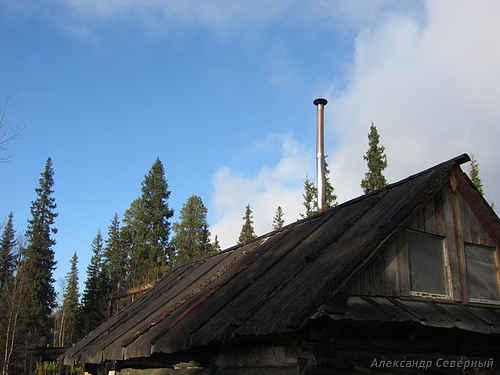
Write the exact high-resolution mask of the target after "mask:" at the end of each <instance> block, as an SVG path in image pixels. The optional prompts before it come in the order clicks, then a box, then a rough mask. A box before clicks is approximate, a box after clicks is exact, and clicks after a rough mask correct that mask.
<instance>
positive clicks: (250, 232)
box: [238, 204, 257, 244]
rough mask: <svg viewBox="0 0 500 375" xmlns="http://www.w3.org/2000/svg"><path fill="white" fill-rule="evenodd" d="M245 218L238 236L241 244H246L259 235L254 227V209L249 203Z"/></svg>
mask: <svg viewBox="0 0 500 375" xmlns="http://www.w3.org/2000/svg"><path fill="white" fill-rule="evenodd" d="M243 220H244V223H243V226H242V228H241V232H240V236H239V238H238V243H239V244H244V243H245V242H248V241H250V240H252V239H254V238H255V237H257V236H256V234H255V230H254V228H253V217H252V209H251V208H250V205H249V204H247V206H246V208H245V216H243Z"/></svg>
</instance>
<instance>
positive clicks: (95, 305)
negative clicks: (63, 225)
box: [81, 215, 117, 335]
mask: <svg viewBox="0 0 500 375" xmlns="http://www.w3.org/2000/svg"><path fill="white" fill-rule="evenodd" d="M116 220H117V215H115V217H114V219H113V223H114V224H112V227H111V228H114V226H115V225H116V223H117V221H116ZM114 230H115V229H113V231H114ZM103 251H104V249H103V240H102V236H101V231H100V230H98V231H97V234H96V236H95V237H94V239H93V240H92V258H91V259H90V264H89V265H88V266H87V280H86V281H85V289H84V291H83V295H82V307H81V311H82V322H83V331H84V334H85V335H87V334H88V333H89V332H90V331H92V330H93V329H94V328H96V327H97V326H98V325H100V324H101V323H103V322H104V321H105V320H106V309H107V306H106V297H107V295H108V292H109V274H108V272H109V271H110V270H109V269H107V268H106V267H105V266H104V263H103ZM106 269H107V270H108V272H106Z"/></svg>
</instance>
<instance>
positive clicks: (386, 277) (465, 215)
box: [347, 184, 496, 302]
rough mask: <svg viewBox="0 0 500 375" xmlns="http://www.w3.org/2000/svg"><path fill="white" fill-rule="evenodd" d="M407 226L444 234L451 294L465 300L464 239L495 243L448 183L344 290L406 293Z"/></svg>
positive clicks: (466, 297)
mask: <svg viewBox="0 0 500 375" xmlns="http://www.w3.org/2000/svg"><path fill="white" fill-rule="evenodd" d="M407 229H410V230H415V231H419V232H425V233H429V234H433V235H438V236H442V237H443V238H444V246H445V253H446V263H447V275H448V285H449V291H450V295H451V298H452V299H453V300H455V301H464V302H466V301H468V295H467V288H462V285H465V284H466V283H467V280H466V266H465V255H464V243H475V244H480V245H486V246H493V247H494V246H496V244H495V242H494V240H493V239H492V238H491V236H489V235H488V232H487V231H486V230H485V228H484V227H483V226H482V225H481V222H480V221H479V219H478V218H477V217H476V215H475V214H474V213H473V211H472V209H471V208H470V207H469V205H468V204H467V202H466V201H465V199H464V198H463V197H462V195H461V194H460V192H459V190H457V189H453V186H452V185H450V184H447V185H446V186H444V187H443V189H442V190H441V191H440V192H439V193H437V194H436V195H435V196H434V197H433V198H432V199H431V200H430V201H429V202H428V203H427V204H425V206H424V207H423V208H422V209H421V210H420V211H419V212H417V213H416V214H415V216H414V217H413V218H411V219H410V221H409V223H408V224H407V226H406V228H405V229H404V230H402V231H401V232H400V233H399V234H398V235H396V237H395V238H394V240H393V241H391V243H389V245H388V246H387V247H386V248H385V249H383V250H382V251H381V253H380V255H379V256H377V257H376V258H375V259H374V261H373V262H372V263H371V264H370V265H369V266H368V267H367V268H366V269H365V270H364V271H363V272H362V273H361V274H360V275H359V276H358V277H357V278H356V279H355V280H354V282H353V283H351V284H350V285H349V286H348V288H347V293H348V294H351V295H368V296H392V297H399V296H409V294H410V292H409V268H408V260H407V259H408V258H407V252H406V239H405V232H406V230H407Z"/></svg>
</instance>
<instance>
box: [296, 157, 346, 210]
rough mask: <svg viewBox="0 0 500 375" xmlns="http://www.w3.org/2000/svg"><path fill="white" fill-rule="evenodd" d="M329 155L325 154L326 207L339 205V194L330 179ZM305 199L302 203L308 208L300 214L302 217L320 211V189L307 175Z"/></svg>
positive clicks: (303, 196) (303, 195)
mask: <svg viewBox="0 0 500 375" xmlns="http://www.w3.org/2000/svg"><path fill="white" fill-rule="evenodd" d="M327 157H328V156H326V155H325V177H324V179H325V180H324V189H325V202H324V208H325V209H327V208H330V207H334V206H336V205H337V195H335V189H334V188H333V185H332V183H331V181H330V169H329V168H328V162H327ZM302 198H303V199H304V200H303V202H302V204H303V205H304V207H305V208H306V213H305V214H300V217H301V218H306V217H310V216H312V215H314V214H316V213H317V212H318V189H317V188H316V186H315V185H314V183H313V182H312V181H311V180H310V179H309V176H307V175H306V179H305V180H304V193H303V194H302Z"/></svg>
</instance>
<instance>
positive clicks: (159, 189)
mask: <svg viewBox="0 0 500 375" xmlns="http://www.w3.org/2000/svg"><path fill="white" fill-rule="evenodd" d="M169 196H170V191H169V190H168V184H167V181H166V180H165V170H164V167H163V164H162V163H161V161H160V159H159V158H157V159H156V161H155V163H154V164H153V166H152V167H151V170H150V171H149V173H148V174H147V175H146V176H145V178H144V181H143V182H142V195H141V197H140V198H138V199H136V200H135V201H133V202H132V204H131V207H130V208H129V209H128V210H127V212H126V213H125V217H124V220H123V221H124V223H125V224H126V228H125V232H124V233H125V234H126V238H127V239H128V245H129V246H130V275H129V276H130V285H140V284H143V283H147V282H151V281H155V280H158V279H159V278H160V277H162V276H163V275H165V274H166V272H167V270H168V267H169V265H170V263H171V262H172V260H173V259H172V258H173V254H172V250H171V249H170V248H169V235H170V222H169V219H170V218H171V217H172V216H173V215H174V211H173V210H172V209H170V208H169V205H168V198H169Z"/></svg>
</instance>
